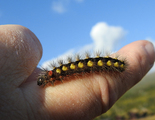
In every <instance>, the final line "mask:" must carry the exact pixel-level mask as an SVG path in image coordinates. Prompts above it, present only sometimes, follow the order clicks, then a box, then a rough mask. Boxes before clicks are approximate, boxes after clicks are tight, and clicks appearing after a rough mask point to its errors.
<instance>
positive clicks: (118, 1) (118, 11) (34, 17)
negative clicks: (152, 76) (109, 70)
mask: <svg viewBox="0 0 155 120" xmlns="http://www.w3.org/2000/svg"><path fill="white" fill-rule="evenodd" d="M154 5H155V1H154V0H149V1H147V0H134V1H132V0H46V1H45V0H44V1H43V0H25V1H22V0H12V1H11V0H1V1H0V25H4V24H18V25H22V26H25V27H27V28H29V29H30V30H31V31H32V32H33V33H34V34H35V35H36V36H37V37H38V39H39V40H40V42H41V44H42V47H43V56H42V59H41V61H40V62H39V66H41V65H43V66H44V67H46V66H48V63H49V62H51V60H54V61H56V60H57V58H61V59H65V58H66V57H68V56H71V55H74V54H75V53H79V54H81V53H82V54H83V53H84V52H86V51H90V52H92V51H104V52H106V51H108V52H116V51H118V50H119V49H120V48H121V47H123V46H125V45H127V44H129V43H131V42H133V41H137V40H144V39H145V40H150V41H152V42H153V44H154V45H155V14H154V13H155V7H154ZM154 71H155V67H154Z"/></svg>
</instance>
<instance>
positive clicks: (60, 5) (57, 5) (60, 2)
mask: <svg viewBox="0 0 155 120" xmlns="http://www.w3.org/2000/svg"><path fill="white" fill-rule="evenodd" d="M74 1H75V2H77V3H82V2H83V1H84V0H74ZM70 3H71V0H55V1H53V2H52V10H53V11H55V12H57V13H64V12H66V11H67V8H68V6H69V5H70Z"/></svg>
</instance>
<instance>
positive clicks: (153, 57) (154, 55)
mask: <svg viewBox="0 0 155 120" xmlns="http://www.w3.org/2000/svg"><path fill="white" fill-rule="evenodd" d="M145 49H146V51H147V53H148V55H149V58H150V59H148V60H149V61H150V67H152V66H153V64H154V61H155V48H154V45H153V44H152V43H151V42H148V43H147V44H146V45H145Z"/></svg>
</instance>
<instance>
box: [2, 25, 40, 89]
mask: <svg viewBox="0 0 155 120" xmlns="http://www.w3.org/2000/svg"><path fill="white" fill-rule="evenodd" d="M0 49H1V50H0V58H1V60H0V67H1V70H0V74H1V83H0V84H1V86H5V87H6V86H7V85H9V86H14V87H17V86H19V85H20V84H21V83H22V82H23V81H24V80H25V79H26V78H27V77H28V76H29V75H30V74H31V73H32V71H33V70H34V69H35V67H36V66H37V64H38V62H39V60H40V58H41V55H42V47H41V44H40V42H39V41H38V39H37V37H36V36H35V35H34V34H33V33H32V32H31V31H30V30H29V29H27V28H25V27H23V26H19V25H1V26H0ZM2 84H3V85H2Z"/></svg>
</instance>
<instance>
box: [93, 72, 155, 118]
mask: <svg viewBox="0 0 155 120" xmlns="http://www.w3.org/2000/svg"><path fill="white" fill-rule="evenodd" d="M153 115H155V72H154V73H151V74H148V75H146V76H145V77H144V78H143V80H142V81H141V82H139V83H138V84H137V85H135V86H134V87H133V88H132V89H130V90H129V91H128V92H126V93H125V94H124V95H123V96H122V97H121V98H120V99H119V100H118V101H117V102H116V103H115V104H114V105H113V107H112V108H111V109H110V110H109V111H107V112H106V113H105V114H102V115H101V116H98V117H96V118H95V119H94V120H126V119H131V118H135V117H136V118H141V119H140V120H145V119H142V117H143V118H146V117H151V116H153ZM147 120H148V119H147Z"/></svg>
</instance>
